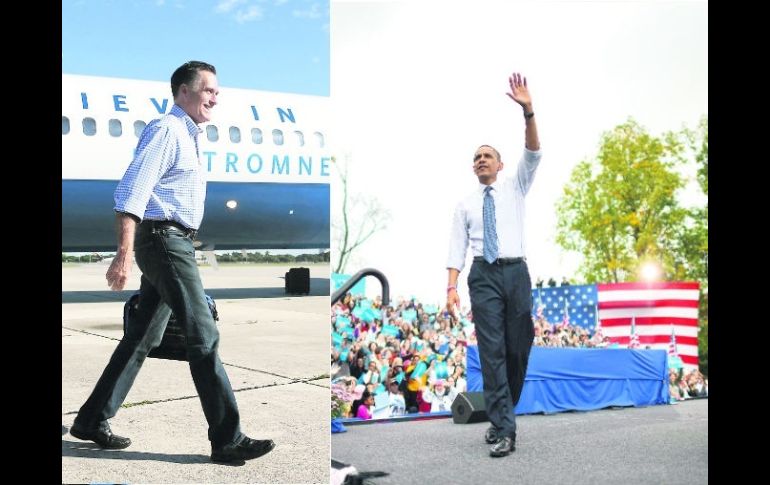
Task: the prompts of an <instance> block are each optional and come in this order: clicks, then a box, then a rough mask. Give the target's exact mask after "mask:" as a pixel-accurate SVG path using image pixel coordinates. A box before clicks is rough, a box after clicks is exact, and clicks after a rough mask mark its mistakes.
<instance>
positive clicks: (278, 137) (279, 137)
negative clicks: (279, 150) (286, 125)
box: [273, 130, 283, 145]
mask: <svg viewBox="0 0 770 485" xmlns="http://www.w3.org/2000/svg"><path fill="white" fill-rule="evenodd" d="M273 143H275V144H276V145H283V132H282V131H281V130H273Z"/></svg>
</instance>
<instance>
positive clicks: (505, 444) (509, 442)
mask: <svg viewBox="0 0 770 485" xmlns="http://www.w3.org/2000/svg"><path fill="white" fill-rule="evenodd" d="M512 451H516V445H515V444H514V438H511V437H510V436H502V437H500V438H499V439H498V440H497V443H495V444H494V445H492V447H491V448H490V449H489V456H494V457H500V456H506V455H509V454H511V452H512Z"/></svg>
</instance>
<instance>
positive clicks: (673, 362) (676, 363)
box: [668, 355, 684, 370]
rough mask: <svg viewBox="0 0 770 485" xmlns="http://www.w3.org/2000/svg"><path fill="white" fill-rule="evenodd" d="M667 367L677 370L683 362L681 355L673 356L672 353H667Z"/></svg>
mask: <svg viewBox="0 0 770 485" xmlns="http://www.w3.org/2000/svg"><path fill="white" fill-rule="evenodd" d="M668 367H669V368H670V369H677V370H679V369H681V368H682V367H684V363H683V362H682V359H681V357H679V356H674V355H669V356H668Z"/></svg>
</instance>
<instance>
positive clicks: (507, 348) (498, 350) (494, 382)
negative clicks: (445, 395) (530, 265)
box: [468, 261, 535, 436]
mask: <svg viewBox="0 0 770 485" xmlns="http://www.w3.org/2000/svg"><path fill="white" fill-rule="evenodd" d="M531 285H532V283H531V280H530V277H529V270H528V269H527V263H526V262H525V261H521V262H519V263H515V264H508V265H502V266H500V265H494V264H489V263H487V262H474V263H473V265H472V266H471V270H470V272H469V273H468V288H469V289H470V297H471V311H472V312H473V321H474V323H475V325H476V339H477V340H478V344H479V358H480V360H481V375H482V377H483V379H484V404H485V405H486V410H487V415H488V416H489V421H490V422H491V423H492V424H493V425H494V426H495V427H496V428H497V429H498V434H499V435H500V436H513V435H514V434H515V433H516V416H515V414H514V412H513V410H514V408H515V407H516V403H518V402H519V397H520V396H521V389H522V388H523V387H524V376H525V375H526V373H527V363H528V361H529V352H530V349H531V348H532V341H533V339H534V338H535V329H534V325H533V322H532V294H531Z"/></svg>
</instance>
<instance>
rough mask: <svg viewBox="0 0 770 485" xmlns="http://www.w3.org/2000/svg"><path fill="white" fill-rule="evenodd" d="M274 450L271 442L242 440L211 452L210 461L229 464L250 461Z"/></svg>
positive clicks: (273, 444)
mask: <svg viewBox="0 0 770 485" xmlns="http://www.w3.org/2000/svg"><path fill="white" fill-rule="evenodd" d="M273 448H275V443H273V440H253V439H251V438H243V440H241V442H240V443H238V444H229V445H225V446H223V447H221V448H216V449H212V450H211V461H218V462H222V463H229V462H232V461H242V460H251V459H253V458H259V457H260V456H262V455H264V454H267V453H270V451H271V450H272V449H273Z"/></svg>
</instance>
